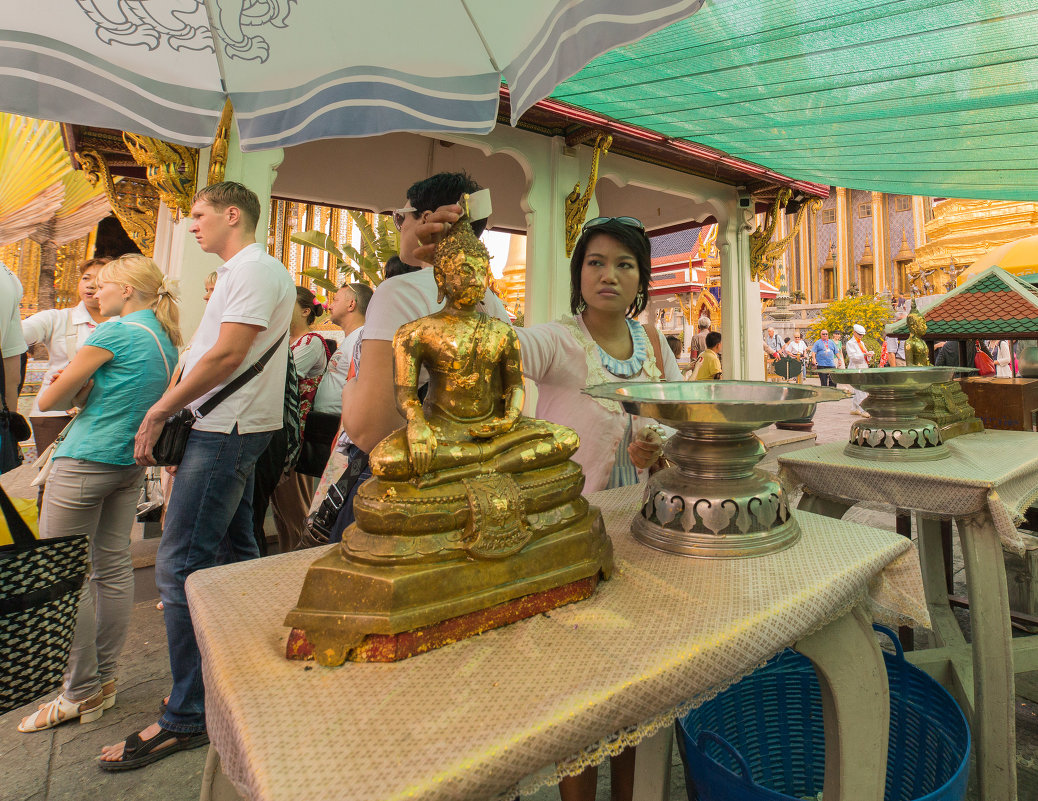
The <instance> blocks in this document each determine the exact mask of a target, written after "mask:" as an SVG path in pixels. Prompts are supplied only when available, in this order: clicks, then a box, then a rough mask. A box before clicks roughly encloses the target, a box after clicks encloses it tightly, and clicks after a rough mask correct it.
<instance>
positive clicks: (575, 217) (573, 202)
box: [566, 134, 613, 257]
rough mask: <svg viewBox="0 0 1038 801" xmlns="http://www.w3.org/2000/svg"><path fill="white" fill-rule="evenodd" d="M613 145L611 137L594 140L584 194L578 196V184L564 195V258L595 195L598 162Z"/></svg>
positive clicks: (573, 245)
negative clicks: (593, 149) (589, 172)
mask: <svg viewBox="0 0 1038 801" xmlns="http://www.w3.org/2000/svg"><path fill="white" fill-rule="evenodd" d="M612 144H613V137H611V136H603V135H602V134H599V135H598V136H597V137H596V138H595V152H594V155H592V156H591V174H590V175H589V176H588V179H587V186H585V187H584V194H583V195H581V194H580V182H579V181H578V182H577V183H575V184H574V185H573V191H572V192H570V193H569V194H568V195H566V256H567V257H569V256H571V255H572V254H573V248H574V247H575V246H576V244H577V239H578V238H579V237H580V227H581V226H582V225H583V224H584V218H585V217H586V216H587V207H588V204H590V203H591V196H592V195H594V194H595V186H596V185H597V184H598V161H599V159H601V158H602V156H604V155H605V154H606V153H608V152H609V148H610V147H611V146H612Z"/></svg>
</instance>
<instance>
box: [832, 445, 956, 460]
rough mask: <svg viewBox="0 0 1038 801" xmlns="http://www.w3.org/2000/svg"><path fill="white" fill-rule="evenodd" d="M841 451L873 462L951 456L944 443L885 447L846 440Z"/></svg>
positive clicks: (932, 458)
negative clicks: (872, 446)
mask: <svg viewBox="0 0 1038 801" xmlns="http://www.w3.org/2000/svg"><path fill="white" fill-rule="evenodd" d="M843 452H844V453H845V454H847V455H848V456H853V457H854V458H855V459H869V460H871V461H873V462H933V461H936V460H938V459H947V458H948V457H949V456H951V451H950V450H948V446H947V445H945V444H944V443H941V444H940V445H935V446H931V447H929V448H885V447H883V446H882V445H881V446H879V447H877V448H870V447H868V446H866V445H855V444H854V443H853V442H848V443H847V445H846V446H844V449H843Z"/></svg>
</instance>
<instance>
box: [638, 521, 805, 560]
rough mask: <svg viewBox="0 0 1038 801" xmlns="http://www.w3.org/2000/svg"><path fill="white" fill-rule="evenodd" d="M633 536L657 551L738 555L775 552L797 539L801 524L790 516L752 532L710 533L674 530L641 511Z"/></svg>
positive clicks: (724, 556) (706, 556) (719, 556)
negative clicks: (766, 527)
mask: <svg viewBox="0 0 1038 801" xmlns="http://www.w3.org/2000/svg"><path fill="white" fill-rule="evenodd" d="M631 533H633V534H634V538H635V539H636V540H638V542H640V543H642V544H643V545H648V546H649V547H650V548H654V549H656V550H657V551H665V552H667V553H673V554H680V555H681V556H692V557H695V558H698V559H739V558H743V557H750V556H762V555H764V554H768V553H776V552H777V551H781V550H784V549H785V548H788V547H790V546H791V545H793V544H794V543H796V541H797V540H799V539H800V526H799V525H798V524H797V521H796V519H795V518H792V517H790V518H789V519H787V520H786V522H785V523H783V524H781V525H780V526H778V527H776V528H772V529H769V530H767V531H757V532H754V533H752V534H710V533H701V532H696V531H688V532H683V531H675V530H674V529H672V528H664V527H663V526H661V525H659V524H657V523H653V522H652V521H650V520H646V519H645V518H644V517H643V516H642V515H640V514H639V515H637V516H636V517H635V518H634V523H633V524H632V525H631Z"/></svg>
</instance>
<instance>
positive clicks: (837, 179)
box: [552, 0, 1038, 200]
mask: <svg viewBox="0 0 1038 801" xmlns="http://www.w3.org/2000/svg"><path fill="white" fill-rule="evenodd" d="M552 96H553V97H555V98H556V99H558V100H562V101H564V102H567V103H572V104H574V105H577V106H581V107H583V108H587V109H589V110H591V111H594V112H597V113H599V114H603V115H605V116H608V117H612V118H615V119H617V120H621V121H623V122H627V123H631V124H634V125H639V126H642V127H644V128H648V129H650V130H653V131H657V132H659V133H661V134H664V135H666V136H669V137H674V138H684V139H688V140H691V141H693V142H698V143H700V144H704V145H708V146H710V147H714V148H717V149H719V150H723V151H725V152H727V153H729V154H731V155H733V156H738V157H740V158H744V159H746V160H748V161H752V162H755V163H757V164H761V165H764V166H766V167H769V168H771V169H773V170H776V171H778V172H781V173H784V174H786V175H789V176H791V177H794V178H797V179H801V180H807V181H815V182H818V183H823V184H834V185H836V186H844V187H850V188H855V189H871V190H875V191H880V192H889V193H894V194H906V195H935V196H946V197H963V198H968V197H973V198H996V199H1007V200H1034V199H1035V198H1038V159H1036V156H1038V148H1036V145H1038V0H1005V1H1003V2H995V1H994V0H971V2H941V1H940V0H893V1H892V2H880V0H854V1H853V2H852V1H851V0H830V2H825V3H820V2H806V0H707V4H706V5H705V6H704V7H703V9H701V10H700V11H699V12H698V13H697V14H695V15H693V16H692V17H690V18H689V19H687V20H684V21H682V22H680V23H676V24H674V25H671V26H669V27H667V28H664V29H663V30H661V31H659V32H657V33H655V34H652V35H650V36H648V37H646V38H645V39H643V40H641V41H639V42H637V43H635V44H632V45H627V46H625V47H621V48H618V49H617V50H614V51H612V52H610V53H607V54H606V55H604V56H600V57H599V58H597V59H595V60H594V61H592V62H591V63H590V64H588V66H587V67H585V68H584V69H583V70H581V71H580V72H579V73H577V74H576V75H575V76H574V77H573V78H571V79H570V80H568V81H566V82H565V83H563V84H562V85H561V86H559V87H558V88H557V89H556V90H555V92H554V93H553V94H552Z"/></svg>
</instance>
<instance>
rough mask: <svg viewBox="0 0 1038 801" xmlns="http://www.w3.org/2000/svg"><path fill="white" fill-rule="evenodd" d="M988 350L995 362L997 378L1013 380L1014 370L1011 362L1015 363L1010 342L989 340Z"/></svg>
mask: <svg viewBox="0 0 1038 801" xmlns="http://www.w3.org/2000/svg"><path fill="white" fill-rule="evenodd" d="M988 350H989V351H991V358H992V359H994V361H995V378H1012V377H1013V368H1012V367H1011V366H1010V362H1012V361H1013V351H1012V349H1011V348H1010V347H1009V342H1008V341H1006V340H1004V339H998V340H995V339H989V340H988Z"/></svg>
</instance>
